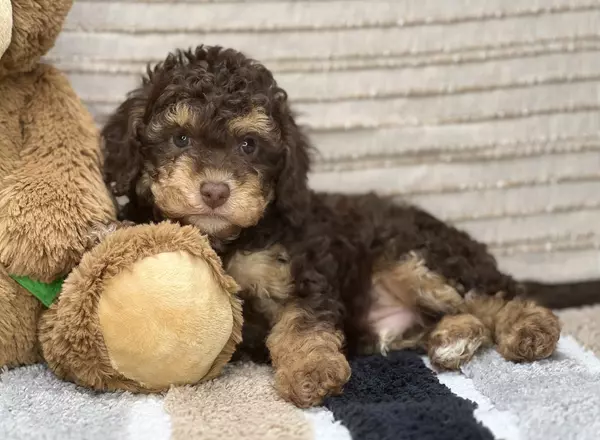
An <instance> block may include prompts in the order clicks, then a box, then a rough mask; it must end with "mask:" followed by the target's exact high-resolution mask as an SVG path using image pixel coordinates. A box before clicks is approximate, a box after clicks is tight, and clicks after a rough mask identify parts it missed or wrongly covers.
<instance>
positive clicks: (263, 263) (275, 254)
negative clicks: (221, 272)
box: [226, 244, 293, 324]
mask: <svg viewBox="0 0 600 440" xmlns="http://www.w3.org/2000/svg"><path fill="white" fill-rule="evenodd" d="M226 269H227V273H228V274H229V275H231V276H232V277H233V279H235V281H236V282H237V283H238V284H239V285H240V287H241V288H242V293H241V296H242V298H243V299H244V300H245V301H250V302H251V303H252V306H253V308H254V309H255V310H256V311H257V312H259V313H261V314H263V315H264V316H265V317H266V318H267V319H269V321H270V322H271V323H272V324H273V323H274V322H275V321H276V320H277V318H278V316H279V314H280V312H281V308H282V307H283V305H284V304H285V302H286V300H287V298H288V297H289V295H290V293H291V290H292V287H293V279H292V274H291V270H290V261H289V256H288V254H287V252H286V250H285V248H284V247H283V246H281V245H279V244H277V245H274V246H272V247H270V248H267V249H263V250H260V251H255V252H248V251H238V252H236V253H235V254H234V255H233V256H232V257H231V258H230V259H229V261H228V262H227V264H226Z"/></svg>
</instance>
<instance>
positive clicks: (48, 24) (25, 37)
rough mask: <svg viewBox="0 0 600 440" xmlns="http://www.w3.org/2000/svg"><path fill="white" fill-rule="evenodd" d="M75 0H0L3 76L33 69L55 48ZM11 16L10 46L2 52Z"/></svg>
mask: <svg viewBox="0 0 600 440" xmlns="http://www.w3.org/2000/svg"><path fill="white" fill-rule="evenodd" d="M72 4H73V0H36V1H32V0H0V55H1V59H0V76H2V75H4V74H6V73H8V72H11V73H16V72H26V71H29V70H31V68H32V67H33V66H35V64H36V63H38V62H39V59H40V57H41V56H42V55H44V54H45V53H46V52H48V50H50V48H51V47H52V46H53V45H54V42H55V40H56V37H57V36H58V34H59V32H60V30H61V29H62V26H63V22H64V19H65V17H66V16H67V14H68V12H69V10H70V9H71V6H72ZM8 17H10V24H9V26H10V27H9V28H8V31H9V36H10V37H11V38H10V39H9V40H8V41H9V42H10V44H8V45H7V47H5V48H4V49H5V51H4V53H2V52H3V50H2V49H3V48H2V40H3V35H2V34H3V31H4V27H5V26H6V25H7V19H8Z"/></svg>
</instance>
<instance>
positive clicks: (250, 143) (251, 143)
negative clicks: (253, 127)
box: [240, 137, 256, 154]
mask: <svg viewBox="0 0 600 440" xmlns="http://www.w3.org/2000/svg"><path fill="white" fill-rule="evenodd" d="M240 150H242V152H243V153H244V154H252V153H254V152H255V151H256V140H255V139H253V138H250V137H247V138H245V139H244V140H243V141H242V143H241V144H240Z"/></svg>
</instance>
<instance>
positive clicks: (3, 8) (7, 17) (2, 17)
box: [0, 0, 13, 58]
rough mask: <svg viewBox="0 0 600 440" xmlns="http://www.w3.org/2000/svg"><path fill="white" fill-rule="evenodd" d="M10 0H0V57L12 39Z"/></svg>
mask: <svg viewBox="0 0 600 440" xmlns="http://www.w3.org/2000/svg"><path fill="white" fill-rule="evenodd" d="M10 1H11V0H0V58H2V55H3V54H4V52H6V50H7V49H8V46H9V45H10V42H11V40H12V26H13V18H12V5H11V3H10Z"/></svg>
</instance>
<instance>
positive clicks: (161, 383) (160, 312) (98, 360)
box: [0, 0, 242, 392]
mask: <svg viewBox="0 0 600 440" xmlns="http://www.w3.org/2000/svg"><path fill="white" fill-rule="evenodd" d="M5 1H6V0H0V6H3V3H2V2H5ZM71 3H72V2H71V0H68V1H67V0H35V1H34V0H13V1H12V2H11V3H10V6H11V9H12V14H11V15H7V14H3V15H1V16H0V20H3V22H2V23H0V30H6V26H7V23H8V24H10V23H12V25H13V27H12V34H11V39H10V44H9V45H8V48H6V50H5V51H3V52H4V53H3V54H2V53H0V55H1V58H0V97H1V98H2V99H1V100H0V368H2V367H5V366H8V367H14V366H18V365H24V364H29V363H33V362H38V361H40V360H42V359H44V360H46V361H47V363H48V365H49V366H50V368H52V369H53V370H54V371H55V372H56V373H57V374H58V375H59V376H60V377H63V378H65V379H68V380H72V381H74V382H76V383H78V384H80V385H83V386H88V387H91V388H94V389H97V390H115V389H126V390H130V391H141V392H150V391H158V390H162V389H165V388H167V387H168V386H169V385H171V384H180V383H195V382H197V381H199V380H201V379H210V378H212V377H215V376H216V375H217V374H219V372H220V371H221V369H222V367H223V366H224V364H225V363H227V362H228V361H229V359H230V358H231V355H232V353H233V351H234V349H235V346H236V345H237V343H238V342H239V341H240V339H241V326H242V315H241V304H240V301H239V299H237V297H236V296H235V294H236V292H237V290H238V287H237V284H236V283H235V282H234V281H233V279H232V278H230V277H229V276H227V275H225V273H224V270H223V268H222V266H221V261H220V260H219V258H218V257H217V256H216V254H215V253H214V251H213V250H212V249H211V247H210V245H209V243H208V241H207V239H206V238H205V237H204V236H202V235H201V234H200V232H199V231H198V230H197V229H195V228H192V227H191V226H190V227H184V228H182V227H180V226H177V225H173V224H167V223H165V224H160V225H144V226H138V227H133V228H129V227H121V228H117V229H116V230H115V228H110V227H106V225H111V224H115V207H114V204H113V201H112V199H111V197H110V195H109V192H108V190H107V188H106V186H105V185H104V182H103V178H102V165H103V164H102V155H101V151H100V142H99V136H98V132H97V130H96V127H95V124H94V122H93V120H92V118H91V117H90V115H89V114H88V112H87V111H86V109H85V108H84V106H83V105H82V103H81V102H80V100H79V99H78V97H77V96H76V94H75V93H74V91H73V90H72V89H71V86H70V85H69V82H68V81H67V79H66V78H65V76H64V75H63V74H62V73H61V72H59V71H58V70H57V69H55V68H53V67H51V66H48V65H44V64H41V63H39V57H40V56H41V55H43V54H44V53H45V52H46V51H47V50H48V49H49V48H50V47H51V46H52V44H53V42H54V39H55V37H56V35H57V34H58V32H59V30H60V27H61V25H62V22H63V19H64V17H65V16H66V14H67V12H68V10H69V8H70V6H71ZM4 6H5V5H4ZM4 10H6V8H0V12H2V11H4ZM9 18H10V21H9ZM5 33H6V32H4V33H3V34H2V36H4V35H5ZM2 38H4V37H2ZM5 40H6V39H5V38H4V39H3V40H2V41H5ZM102 225H105V226H102ZM98 231H102V232H101V233H98ZM10 275H24V276H28V277H29V278H31V279H34V280H38V281H43V282H51V281H54V280H56V279H57V278H59V277H61V278H62V277H65V276H67V279H66V280H65V282H64V286H63V289H62V291H61V293H60V296H59V298H58V300H57V301H56V302H54V304H52V306H51V307H50V309H48V310H45V309H44V307H43V305H42V304H41V302H40V301H39V300H38V299H37V298H35V297H34V296H33V295H32V294H31V293H30V292H28V291H26V290H25V289H23V288H22V287H21V286H20V285H19V284H17V283H16V282H15V281H13V279H12V278H11V277H10Z"/></svg>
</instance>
